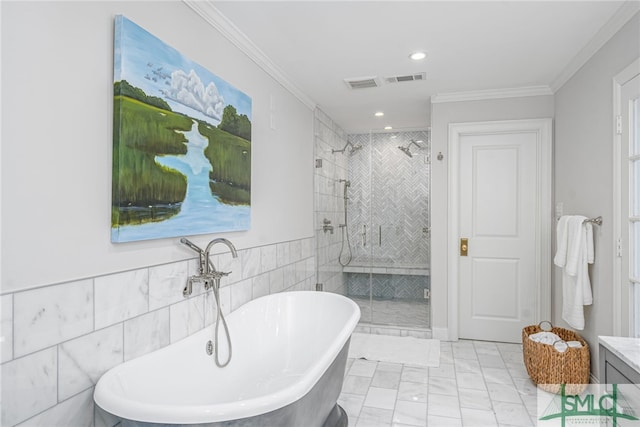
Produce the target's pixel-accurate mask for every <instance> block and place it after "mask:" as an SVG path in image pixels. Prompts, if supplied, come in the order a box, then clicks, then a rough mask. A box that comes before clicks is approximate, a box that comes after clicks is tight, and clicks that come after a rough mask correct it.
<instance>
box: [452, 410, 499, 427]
mask: <svg viewBox="0 0 640 427" xmlns="http://www.w3.org/2000/svg"><path fill="white" fill-rule="evenodd" d="M460 412H461V413H462V425H463V426H465V427H466V426H469V427H495V425H496V424H497V421H496V417H495V414H494V413H493V411H491V410H489V411H487V410H484V409H469V408H462V409H461V410H460Z"/></svg>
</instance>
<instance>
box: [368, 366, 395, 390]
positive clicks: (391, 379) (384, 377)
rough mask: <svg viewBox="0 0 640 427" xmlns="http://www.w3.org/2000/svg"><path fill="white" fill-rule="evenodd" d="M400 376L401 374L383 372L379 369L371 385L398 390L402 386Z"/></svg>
mask: <svg viewBox="0 0 640 427" xmlns="http://www.w3.org/2000/svg"><path fill="white" fill-rule="evenodd" d="M400 374H401V372H390V371H381V370H380V369H377V370H376V372H375V374H373V379H372V380H371V385H372V386H373V387H381V388H393V389H397V388H398V386H399V385H400Z"/></svg>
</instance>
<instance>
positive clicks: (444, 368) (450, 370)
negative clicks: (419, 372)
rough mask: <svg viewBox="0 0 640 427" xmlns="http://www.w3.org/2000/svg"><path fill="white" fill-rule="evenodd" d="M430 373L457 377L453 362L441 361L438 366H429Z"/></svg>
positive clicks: (436, 375) (431, 374)
mask: <svg viewBox="0 0 640 427" xmlns="http://www.w3.org/2000/svg"><path fill="white" fill-rule="evenodd" d="M429 375H430V376H432V377H445V378H455V377H456V371H455V367H454V365H453V364H452V363H442V361H441V363H440V366H438V367H437V368H429Z"/></svg>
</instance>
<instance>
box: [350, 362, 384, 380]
mask: <svg viewBox="0 0 640 427" xmlns="http://www.w3.org/2000/svg"><path fill="white" fill-rule="evenodd" d="M377 364H378V362H376V361H372V360H364V359H357V360H354V361H353V365H351V369H350V370H349V375H357V376H360V377H370V378H371V377H373V374H374V373H375V372H376V366H377Z"/></svg>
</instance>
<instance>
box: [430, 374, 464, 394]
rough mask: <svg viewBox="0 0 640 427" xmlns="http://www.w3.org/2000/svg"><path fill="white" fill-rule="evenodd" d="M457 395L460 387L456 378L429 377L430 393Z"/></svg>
mask: <svg viewBox="0 0 640 427" xmlns="http://www.w3.org/2000/svg"><path fill="white" fill-rule="evenodd" d="M431 393H435V394H446V395H448V396H457V395H458V387H457V384H456V380H455V378H443V377H433V378H430V379H429V394H431Z"/></svg>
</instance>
